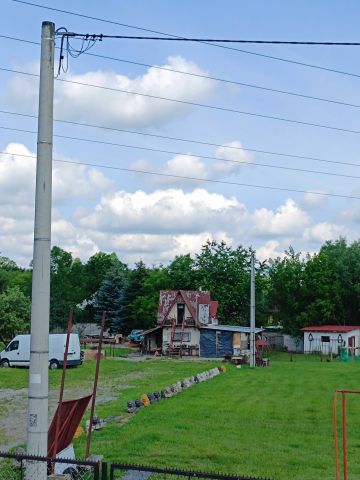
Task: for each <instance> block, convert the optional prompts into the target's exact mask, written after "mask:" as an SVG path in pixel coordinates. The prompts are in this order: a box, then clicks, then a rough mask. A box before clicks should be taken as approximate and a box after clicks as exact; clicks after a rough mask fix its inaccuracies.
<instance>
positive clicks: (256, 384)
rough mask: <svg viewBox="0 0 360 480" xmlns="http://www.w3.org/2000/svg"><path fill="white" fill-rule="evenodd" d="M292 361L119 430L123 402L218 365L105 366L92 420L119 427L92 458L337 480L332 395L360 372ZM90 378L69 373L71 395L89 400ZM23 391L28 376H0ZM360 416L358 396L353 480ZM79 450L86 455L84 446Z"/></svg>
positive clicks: (232, 377) (351, 428)
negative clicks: (82, 395) (78, 393)
mask: <svg viewBox="0 0 360 480" xmlns="http://www.w3.org/2000/svg"><path fill="white" fill-rule="evenodd" d="M289 360H290V357H289V356H288V355H287V354H277V355H274V356H273V357H272V358H271V366H270V368H265V369H256V370H255V371H252V370H250V369H249V368H244V367H243V368H241V369H237V368H235V367H233V366H229V367H228V371H227V373H226V374H224V375H221V376H219V377H216V378H214V379H212V380H209V381H207V382H204V383H202V384H199V385H196V386H193V387H191V388H190V389H188V390H186V391H183V392H181V393H180V394H179V395H178V396H176V397H173V398H171V399H167V400H164V401H162V402H159V403H157V404H153V405H151V406H150V407H148V408H144V409H141V411H139V413H137V414H136V415H135V416H133V417H132V418H130V419H129V421H128V422H127V423H124V419H126V417H127V416H128V414H126V413H125V412H124V407H125V405H126V401H127V400H129V399H135V398H139V397H140V395H141V394H142V393H145V392H147V391H154V390H159V389H161V388H164V387H165V386H166V385H168V384H169V383H172V382H174V381H176V380H180V379H182V378H184V377H186V376H188V375H191V374H194V373H196V372H200V371H202V370H204V369H208V368H211V367H212V366H213V365H218V364H219V363H218V362H216V361H215V362H194V361H188V362H186V361H177V360H167V359H162V360H148V361H142V362H128V361H126V360H121V359H107V360H105V361H104V362H102V365H101V376H100V385H101V389H102V390H103V392H102V402H103V403H102V404H101V405H99V406H98V407H97V409H96V413H97V414H98V415H100V416H101V417H108V416H111V415H120V418H119V419H117V420H115V421H113V422H111V423H109V424H108V425H107V427H106V428H105V429H103V430H101V431H98V432H94V434H93V444H92V452H93V453H99V454H103V455H104V457H105V459H106V460H108V461H118V462H137V463H142V464H154V465H161V466H171V467H179V468H193V469H202V470H210V471H221V472H224V473H234V474H243V475H254V476H256V475H258V476H264V477H271V478H273V479H279V480H285V479H286V480H289V479H294V480H300V479H301V480H310V479H311V480H318V479H330V478H333V476H334V475H333V470H334V468H333V463H334V461H333V432H332V399H333V392H334V390H335V389H337V388H350V389H351V388H352V389H356V388H359V369H360V364H358V363H349V364H345V363H340V362H338V361H332V362H326V361H324V362H320V360H319V358H318V357H308V356H294V357H293V361H292V362H290V361H289ZM93 371H94V362H87V363H86V364H85V365H84V366H83V367H81V369H72V370H69V371H68V376H67V389H68V391H70V392H72V389H77V390H81V391H83V392H84V393H86V392H87V391H89V390H90V389H91V382H92V374H93ZM59 380H60V372H59V371H51V372H50V385H51V387H52V388H56V387H57V385H58V384H59ZM26 383H27V371H26V370H20V369H16V370H14V369H1V370H0V389H2V388H7V389H9V388H14V389H18V388H23V387H24V386H26ZM104 392H105V393H104ZM109 392H110V393H109ZM0 395H1V390H0ZM106 395H108V396H109V398H108V401H107V399H106ZM359 411H360V397H359V398H358V397H357V396H353V397H351V398H349V400H348V447H349V453H348V458H349V477H348V478H349V480H354V479H355V478H357V479H358V478H360V458H359V453H360V438H359V430H360V415H359ZM75 446H76V450H77V453H78V456H79V457H81V456H83V453H84V451H85V437H84V436H83V437H81V438H79V439H77V440H76V442H75Z"/></svg>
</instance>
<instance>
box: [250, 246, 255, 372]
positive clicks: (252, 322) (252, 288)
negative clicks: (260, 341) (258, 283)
mask: <svg viewBox="0 0 360 480" xmlns="http://www.w3.org/2000/svg"><path fill="white" fill-rule="evenodd" d="M250 367H251V368H255V367H256V346H255V256H254V253H252V254H251V286H250Z"/></svg>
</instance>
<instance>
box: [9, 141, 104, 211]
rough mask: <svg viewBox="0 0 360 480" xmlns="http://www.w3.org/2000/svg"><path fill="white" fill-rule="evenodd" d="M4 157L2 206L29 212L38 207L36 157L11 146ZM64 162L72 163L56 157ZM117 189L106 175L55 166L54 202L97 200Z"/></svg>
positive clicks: (77, 167) (71, 166) (22, 147)
mask: <svg viewBox="0 0 360 480" xmlns="http://www.w3.org/2000/svg"><path fill="white" fill-rule="evenodd" d="M4 152H6V153H4V154H1V155H0V204H1V205H2V206H4V205H11V206H12V208H14V207H15V206H17V207H18V208H19V207H20V206H22V208H29V205H30V206H31V205H33V204H34V195H35V168H36V160H35V158H32V157H34V156H35V153H34V152H31V151H30V150H29V149H28V148H27V147H26V146H25V145H22V144H19V143H10V144H8V145H7V146H6V147H5V148H4ZM54 157H57V158H59V159H61V160H67V161H69V160H70V161H71V159H69V158H66V157H63V156H61V155H57V154H54ZM112 189H113V182H112V180H110V179H109V178H108V177H106V176H105V175H104V174H103V173H102V172H100V171H99V170H97V169H95V168H88V167H86V166H85V165H76V164H70V163H55V164H54V166H53V202H54V203H55V204H58V203H63V202H66V201H68V200H70V199H72V198H79V197H81V198H84V197H86V198H93V197H95V196H97V195H99V194H100V193H102V192H105V191H106V192H108V191H109V190H112Z"/></svg>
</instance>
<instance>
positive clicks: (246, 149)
mask: <svg viewBox="0 0 360 480" xmlns="http://www.w3.org/2000/svg"><path fill="white" fill-rule="evenodd" d="M0 113H1V114H5V115H14V116H20V117H26V118H33V119H37V118H38V117H37V115H31V114H28V113H21V112H11V111H8V110H0ZM54 122H56V123H63V124H69V125H76V126H79V127H87V128H94V129H100V130H106V131H110V132H120V133H127V134H131V135H140V136H145V137H152V138H153V137H154V138H159V139H163V140H173V141H177V142H182V143H194V144H196V145H204V146H210V147H218V148H225V149H227V150H233V151H244V152H251V153H261V154H265V155H272V156H278V157H288V158H294V159H299V160H310V161H315V162H323V163H330V164H336V165H348V166H353V167H359V166H360V165H359V164H358V163H355V162H341V161H339V160H329V159H326V158H320V157H314V156H306V155H297V154H294V153H287V152H273V151H269V150H262V149H258V148H251V147H236V146H233V145H224V144H220V143H212V142H207V141H203V140H195V139H190V138H180V137H171V136H167V135H158V134H155V133H147V132H138V131H134V130H127V129H123V128H115V127H107V126H105V125H94V124H91V123H83V122H75V121H72V120H62V119H59V118H54ZM2 128H4V129H5V128H6V129H10V130H15V131H19V129H12V128H8V127H2ZM20 131H22V130H20ZM27 133H33V132H30V131H28V132H27ZM104 143H107V144H110V145H117V144H113V143H111V142H104Z"/></svg>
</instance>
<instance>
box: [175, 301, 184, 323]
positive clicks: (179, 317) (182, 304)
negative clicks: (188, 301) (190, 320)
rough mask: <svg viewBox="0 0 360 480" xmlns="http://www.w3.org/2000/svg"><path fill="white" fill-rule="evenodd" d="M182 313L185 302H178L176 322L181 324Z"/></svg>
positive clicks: (182, 319)
mask: <svg viewBox="0 0 360 480" xmlns="http://www.w3.org/2000/svg"><path fill="white" fill-rule="evenodd" d="M184 314H185V304H184V303H178V304H177V324H178V325H182V324H183V321H184Z"/></svg>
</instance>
